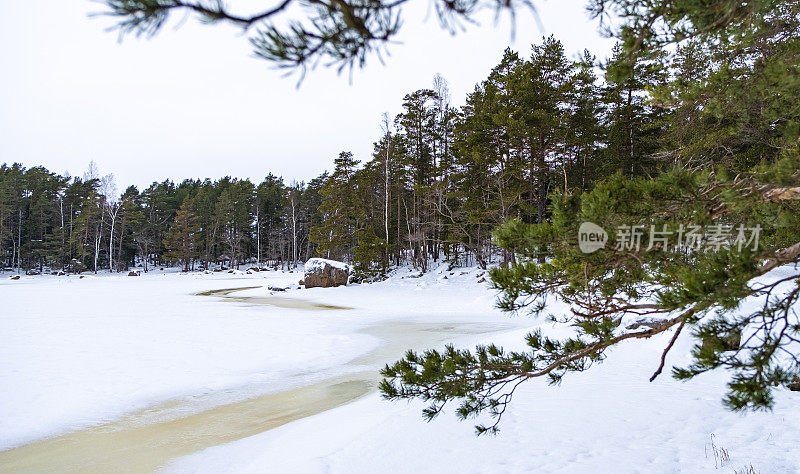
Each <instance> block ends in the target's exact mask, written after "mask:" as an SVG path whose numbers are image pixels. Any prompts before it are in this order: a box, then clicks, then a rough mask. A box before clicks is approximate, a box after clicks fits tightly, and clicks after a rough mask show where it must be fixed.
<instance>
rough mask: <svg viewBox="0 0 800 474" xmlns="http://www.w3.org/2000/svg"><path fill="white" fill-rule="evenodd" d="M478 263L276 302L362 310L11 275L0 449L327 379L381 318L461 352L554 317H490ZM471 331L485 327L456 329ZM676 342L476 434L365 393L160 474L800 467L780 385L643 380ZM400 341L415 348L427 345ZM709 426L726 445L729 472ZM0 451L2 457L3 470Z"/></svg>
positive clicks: (151, 277)
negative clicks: (738, 400) (745, 395)
mask: <svg viewBox="0 0 800 474" xmlns="http://www.w3.org/2000/svg"><path fill="white" fill-rule="evenodd" d="M481 273H482V272H481V271H480V270H478V269H455V270H452V271H448V270H446V269H445V268H444V267H441V268H439V269H438V270H436V271H434V272H431V273H430V274H427V275H424V276H422V277H420V278H412V276H416V275H413V274H411V272H409V271H407V270H404V271H402V272H399V274H398V275H396V276H395V277H393V278H391V279H389V280H387V281H385V282H381V283H376V284H370V285H355V286H350V287H347V288H333V289H324V288H314V289H309V290H290V291H288V292H285V293H283V292H282V293H276V295H275V296H286V297H297V298H303V299H307V300H312V301H316V302H320V303H325V304H330V305H337V306H345V307H352V308H354V309H351V310H336V311H326V310H304V309H292V308H285V307H273V306H263V305H253V304H247V303H244V302H241V301H239V300H236V299H230V300H226V299H224V298H220V297H216V296H197V295H196V293H199V292H204V291H208V290H215V289H226V288H237V287H247V286H256V287H258V288H254V289H250V290H246V291H241V292H237V293H235V294H236V295H237V296H251V297H263V296H267V295H268V292H267V290H266V289H265V288H266V287H268V286H286V285H289V284H292V283H296V282H297V280H299V279H300V277H301V274H300V273H282V272H280V271H278V272H260V273H255V274H252V275H245V274H228V273H214V274H199V273H198V274H188V275H187V274H177V273H170V274H160V273H156V274H148V275H143V276H141V277H127V276H120V275H113V276H109V275H100V276H98V277H88V278H84V279H78V278H77V277H75V276H70V277H55V276H37V277H22V279H20V280H17V281H11V280H7V279H6V277H0V391H1V392H2V397H0V450H2V449H5V448H10V447H13V446H18V445H21V444H24V443H28V442H31V441H34V440H37V439H41V438H43V437H47V436H53V435H57V434H60V433H64V432H67V431H70V430H75V429H79V428H82V427H85V426H90V425H96V424H99V423H103V422H106V421H110V420H114V419H117V418H119V417H120V416H122V415H123V414H126V413H130V412H133V411H136V410H139V409H142V408H145V407H148V406H152V405H155V404H157V403H160V402H164V401H167V400H174V399H180V398H181V397H190V396H195V395H198V394H208V395H215V394H216V395H219V397H218V398H217V399H215V403H224V402H225V401H226V400H225V397H230V400H229V401H232V400H234V399H241V398H246V397H249V396H255V395H259V394H263V393H269V392H275V391H280V390H286V389H289V388H293V387H298V386H302V385H303V384H307V383H310V382H313V381H316V380H320V379H322V378H326V377H334V376H337V375H340V374H342V373H345V372H346V371H348V370H353V367H351V366H349V365H348V363H350V362H352V361H353V360H355V359H358V358H359V357H363V356H365V355H366V354H368V353H371V352H372V353H375V351H376V350H378V353H379V354H381V353H380V352H379V350H380V348H381V347H384V346H387V345H390V344H388V341H386V340H382V339H381V336H380V332H379V331H378V332H375V331H365V329H367V328H370V327H372V328H380V327H383V326H382V325H384V326H386V325H389V323H392V322H395V323H396V322H398V321H399V322H403V323H408V324H417V323H419V324H422V323H437V324H438V323H441V324H444V325H449V326H445V327H452V337H450V338H449V339H451V340H454V341H455V342H456V343H457V345H459V346H464V347H467V346H470V345H472V344H474V343H478V342H486V341H488V340H492V341H495V342H500V343H502V344H503V345H505V346H507V347H520V344H521V342H522V338H523V335H524V334H525V333H526V332H527V331H528V330H529V329H530V328H531V327H533V326H535V325H538V324H549V323H544V322H540V321H534V320H532V319H529V318H526V317H523V316H520V317H515V318H509V317H508V316H507V315H504V314H502V313H500V312H499V311H497V310H496V309H493V302H494V298H495V295H494V292H493V291H492V290H490V289H489V288H488V284H487V283H486V282H485V281H481V280H483V279H484V276H483V275H481ZM470 324H472V325H481V326H480V327H481V330H480V331H469V330H465V331H461V330H459V328H463V327H467V326H468V325H470ZM470 332H474V333H476V334H473V335H469V333H470ZM478 333H480V334H478ZM387 334H388V333H387ZM669 337H670V335H668V334H667V335H662V337H661V338H660V339H658V338H656V339H654V340H653V341H651V342H652V343H641V342H640V341H631V342H628V343H625V344H623V345H622V346H621V347H620V348H618V349H615V350H614V351H612V352H611V353H610V355H609V358H608V360H607V361H606V362H605V363H604V364H602V365H599V366H597V367H594V368H592V369H591V370H589V371H588V372H586V373H583V374H573V375H568V376H567V377H565V379H564V381H563V383H562V384H561V385H560V386H558V387H550V386H547V385H546V384H545V383H544V381H532V382H529V383H526V384H523V385H522V386H520V388H519V389H518V392H517V394H516V395H515V398H514V401H513V403H512V404H511V405H510V406H509V409H508V411H507V412H506V414H505V415H504V418H503V422H502V425H501V432H500V433H499V434H498V435H497V436H489V437H475V436H474V434H473V429H472V423H471V422H470V421H466V422H459V421H457V420H456V419H455V417H454V416H453V415H452V413H447V414H443V415H442V416H440V417H439V418H437V419H436V420H434V421H433V422H431V423H425V422H424V421H423V420H422V417H421V415H420V411H421V409H422V405H421V404H419V403H389V402H386V401H383V400H382V399H381V398H380V396H379V395H378V394H377V393H374V392H372V393H370V394H368V395H366V396H364V397H361V398H359V399H357V400H355V401H353V402H352V403H349V404H346V405H344V406H340V407H338V408H334V409H331V410H328V411H325V412H323V413H319V414H316V415H313V416H310V417H307V418H303V419H300V420H297V421H293V422H291V423H288V424H285V425H283V426H280V427H278V428H275V429H272V430H269V431H265V432H263V433H260V434H257V435H255V436H250V437H247V438H244V439H240V440H237V441H233V442H230V443H227V444H223V445H219V446H214V447H211V448H208V449H205V450H202V451H199V452H197V453H194V454H191V455H188V456H185V457H181V458H178V459H174V460H173V461H172V462H170V463H169V464H168V465H167V466H165V470H167V471H174V472H215V473H216V472H304V473H307V472H432V471H433V472H570V473H572V472H679V471H680V472H715V469H716V468H717V467H718V468H719V469H718V470H717V471H716V472H734V469H739V470H740V472H742V471H741V469H742V468H744V467H745V466H750V465H751V464H752V466H753V467H754V468H755V469H756V472H762V473H766V472H800V451H798V450H797V449H796V446H797V443H798V440H800V424H798V422H797V420H798V419H800V416H799V415H800V403H799V402H800V394H798V393H792V392H788V391H785V390H783V391H779V392H777V394H776V395H777V396H776V409H775V410H774V411H773V412H769V413H755V414H753V413H749V414H744V415H742V414H735V413H731V412H728V411H726V410H725V409H724V408H723V407H722V405H721V403H720V399H721V396H722V393H723V391H724V384H725V382H726V380H727V379H726V375H727V374H724V373H720V374H707V375H704V376H701V377H698V378H696V379H695V380H693V381H690V382H688V383H681V382H677V381H675V380H672V379H671V378H670V377H669V376H668V374H664V375H662V376H661V377H660V378H659V379H657V380H656V381H655V382H654V383H648V382H647V379H648V378H649V376H650V375H651V374H652V372H653V370H654V369H655V367H656V366H657V365H658V361H659V358H660V355H661V350H662V349H663V346H664V345H665V344H666V341H667V339H668V338H669ZM443 343H444V340H436V342H435V344H434V345H438V346H441V345H442V344H443ZM399 344H400V345H401V346H404V345H409V346H415V347H416V348H418V349H421V348H423V347H424V346H426V345H430V344H431V340H427V341H422V340H421V339H420V340H419V341H417V342H413V341H411V340H408V341H406V340H402V341H399ZM690 346H691V341H690V340H689V338H687V337H681V338H680V339H679V341H678V343H677V345H676V347H675V348H674V349H673V351H672V352H671V355H670V357H669V358H668V361H667V362H668V367H669V365H676V364H677V365H681V364H682V363H684V362H685V361H686V360H687V356H688V352H689V348H690ZM398 355H399V354H398ZM385 357H389V359H390V360H387V362H390V361H391V360H394V359H393V358H392V357H395V358H396V356H393V355H385ZM665 372H666V371H665ZM712 435H713V443H714V446H715V447H716V448H717V451H718V452H719V450H720V449H721V448H724V449H725V451H726V452H727V453H728V454H729V455H730V458H731V459H730V460H729V461H727V462H725V463H724V466H722V465H721V464H722V462H721V461H720V460H715V456H714V449H712ZM2 459H3V458H2V452H0V471H2V470H3V469H2Z"/></svg>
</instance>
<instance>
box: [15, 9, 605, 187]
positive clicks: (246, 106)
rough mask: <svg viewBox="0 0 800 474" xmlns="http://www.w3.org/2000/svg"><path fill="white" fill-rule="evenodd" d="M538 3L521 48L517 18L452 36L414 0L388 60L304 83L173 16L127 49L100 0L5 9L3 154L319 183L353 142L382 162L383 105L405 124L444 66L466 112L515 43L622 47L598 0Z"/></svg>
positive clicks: (136, 173)
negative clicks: (416, 96)
mask: <svg viewBox="0 0 800 474" xmlns="http://www.w3.org/2000/svg"><path fill="white" fill-rule="evenodd" d="M247 4H249V5H247ZM229 5H230V6H231V7H232V8H233V9H234V11H235V10H236V9H237V7H242V8H248V7H249V8H253V7H254V6H261V5H270V2H268V1H260V2H259V1H256V0H244V1H239V2H237V1H236V0H231V1H230V2H229ZM537 5H538V8H539V15H540V17H541V19H542V23H543V26H544V31H542V30H540V29H539V27H538V26H537V24H536V22H535V21H534V20H533V16H532V15H530V14H529V13H527V12H524V13H523V14H521V15H519V16H518V19H517V29H516V36H515V38H514V39H513V41H512V38H511V30H510V28H509V23H508V21H502V22H500V23H499V24H494V22H493V21H492V17H491V16H487V19H486V20H485V21H483V22H482V24H481V25H480V26H470V27H469V28H468V30H467V31H466V32H462V33H459V34H457V35H456V36H451V35H450V34H449V33H447V32H446V31H443V30H442V29H440V28H439V25H438V23H437V20H436V19H435V18H434V17H430V18H427V19H426V17H427V11H428V2H427V0H412V1H411V2H410V5H409V6H408V7H407V8H406V9H405V10H404V29H403V32H402V33H401V35H400V37H399V40H400V43H399V44H395V45H392V46H391V47H390V53H391V56H390V57H389V58H388V59H387V61H386V63H385V64H381V63H380V62H379V61H378V60H377V59H375V60H373V61H372V62H370V63H369V64H368V65H367V67H366V69H362V70H356V71H354V73H353V75H352V77H351V76H350V75H348V74H347V73H345V74H342V75H337V73H336V71H335V70H331V69H325V68H321V67H320V68H317V69H316V70H314V71H311V72H309V73H308V74H307V76H306V79H305V80H304V81H303V83H302V84H301V85H300V87H299V88H298V87H297V77H284V76H283V72H281V71H277V70H276V69H274V67H272V66H271V65H270V64H269V63H267V62H265V61H263V60H259V59H255V58H254V57H253V56H252V54H251V50H250V48H249V44H248V42H247V39H246V37H244V36H242V34H241V33H240V32H239V30H237V29H234V28H232V27H227V26H208V25H201V24H198V23H197V22H196V21H191V20H189V21H185V22H180V23H181V25H180V26H179V25H178V23H179V22H178V21H173V23H172V24H170V25H169V26H168V27H167V28H165V29H164V30H162V31H161V33H159V35H158V36H157V37H155V38H153V39H137V38H135V37H127V38H125V40H124V41H122V42H121V43H120V42H118V41H117V34H116V33H114V32H109V31H107V27H108V26H109V24H110V23H109V19H102V18H100V19H98V18H89V17H88V14H89V13H90V12H97V11H102V8H103V7H102V5H101V4H98V3H95V2H92V1H90V0H36V1H29V2H8V3H7V4H6V5H4V6H3V12H2V15H0V163H3V162H5V163H13V162H21V163H23V164H24V165H26V166H35V165H43V166H46V167H47V168H48V169H50V170H52V171H55V172H58V173H65V172H69V173H71V174H72V175H82V174H83V173H84V172H85V170H86V169H87V167H88V163H89V161H91V160H94V161H95V162H96V163H97V165H98V167H99V170H100V172H101V173H102V174H106V173H114V174H115V175H116V181H117V184H118V186H119V187H120V188H123V187H124V186H126V185H128V184H135V185H137V186H139V187H140V189H141V188H143V187H146V186H147V185H148V184H149V183H151V182H152V181H154V180H159V181H160V180H163V179H165V178H171V179H173V180H176V181H180V180H182V179H184V178H204V177H210V178H214V179H216V178H219V177H222V176H226V175H230V176H234V177H240V178H251V179H253V180H256V181H260V180H261V179H262V178H263V177H264V176H265V175H266V174H267V173H268V172H272V173H273V174H277V175H281V176H283V177H284V178H285V179H286V180H287V182H288V181H291V180H295V179H296V180H298V181H299V180H306V181H307V180H308V179H310V178H313V177H314V176H317V175H319V174H320V173H321V172H323V171H324V170H325V169H329V168H330V166H331V163H332V161H333V159H334V158H335V157H336V155H337V154H338V153H339V152H340V151H342V150H350V151H352V152H353V153H354V154H355V155H356V157H357V158H358V159H360V160H366V159H369V154H370V152H371V150H372V143H373V142H374V141H375V140H376V139H377V138H378V137H379V136H380V133H381V132H380V119H381V115H382V113H383V112H389V113H390V115H391V116H392V117H393V116H394V115H395V114H397V113H398V112H399V111H400V106H401V103H402V98H403V95H405V94H406V93H408V92H411V91H414V90H416V89H420V88H425V87H431V82H432V79H433V75H434V74H436V73H439V74H441V75H442V76H444V77H445V79H447V81H448V82H449V84H450V90H451V93H452V99H453V103H454V104H455V105H461V104H463V102H464V98H465V95H466V94H467V93H468V92H469V91H470V90H472V88H473V86H474V84H475V83H476V82H479V81H481V80H483V79H484V78H485V77H486V75H487V74H488V72H489V70H490V69H491V68H492V67H493V66H494V65H496V64H497V62H498V61H499V59H500V57H501V55H502V52H503V49H504V48H506V47H507V46H511V47H512V48H514V49H516V50H518V51H521V52H522V53H523V55H525V56H527V55H528V54H529V52H530V45H531V44H532V43H537V42H540V41H541V37H542V35H543V34H554V35H556V37H557V38H559V39H561V40H562V41H563V42H564V44H565V47H566V51H567V54H568V55H569V56H570V57H575V56H576V55H577V54H578V53H579V51H581V50H582V49H583V48H588V49H589V50H591V51H592V52H593V53H594V54H596V55H597V56H598V58H600V59H602V58H605V57H606V56H607V55H608V53H609V51H610V49H611V46H612V44H613V43H612V41H611V40H608V39H605V38H602V37H601V35H600V34H599V33H598V24H597V22H596V21H593V20H590V19H589V18H588V16H587V14H586V13H585V5H586V0H549V1H544V2H543V1H539V2H537Z"/></svg>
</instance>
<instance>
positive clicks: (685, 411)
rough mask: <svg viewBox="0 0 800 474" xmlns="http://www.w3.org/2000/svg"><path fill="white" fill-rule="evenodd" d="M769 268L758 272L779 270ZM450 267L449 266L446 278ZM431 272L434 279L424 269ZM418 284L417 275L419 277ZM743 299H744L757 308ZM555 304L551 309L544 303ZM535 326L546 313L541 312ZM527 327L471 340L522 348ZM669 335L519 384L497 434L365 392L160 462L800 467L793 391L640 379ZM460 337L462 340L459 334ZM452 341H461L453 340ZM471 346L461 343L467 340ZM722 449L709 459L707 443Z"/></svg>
mask: <svg viewBox="0 0 800 474" xmlns="http://www.w3.org/2000/svg"><path fill="white" fill-rule="evenodd" d="M784 274H786V269H785V268H784V269H777V270H776V271H774V272H773V273H772V274H771V275H769V276H767V277H765V278H764V280H770V279H774V278H778V277H780V276H785V275H784ZM451 278H452V277H451ZM427 283H430V280H427ZM420 286H424V285H423V284H420ZM757 304H759V302H758V301H749V302H748V303H747V304H745V306H744V308H743V310H749V309H753V308H755V307H756V305H757ZM551 310H552V311H553V312H555V311H557V310H558V308H552V309H551ZM536 325H537V326H547V328H548V329H549V330H550V333H552V331H553V330H555V329H556V328H554V327H553V326H552V324H551V323H546V322H543V321H537V322H536ZM526 332H527V330H526V329H522V330H517V331H512V332H507V333H505V334H502V335H499V336H493V337H490V338H486V337H478V338H475V339H474V340H473V341H470V342H473V343H480V342H488V341H489V340H491V341H494V342H497V343H499V344H501V345H503V346H505V347H507V348H521V344H522V339H523V336H524V334H525V333H526ZM687 333H688V331H687V332H686V333H684V334H683V335H682V336H681V337H680V338H679V339H678V341H677V343H676V345H675V347H674V348H673V350H672V352H671V353H670V355H669V356H668V359H667V367H670V366H672V365H686V364H687V363H688V362H689V357H690V356H689V351H690V350H691V347H692V345H693V341H692V340H691V338H690V337H688V334H687ZM670 337H671V335H670V334H662V335H659V336H657V337H655V338H653V339H652V340H651V341H650V343H646V344H642V343H641V342H639V341H628V342H625V343H623V344H622V345H621V346H620V347H619V348H617V349H615V350H613V351H612V353H611V354H610V355H609V358H608V359H607V361H606V362H604V363H603V364H600V365H598V366H595V367H593V368H591V370H589V371H587V372H585V373H582V374H571V375H568V376H567V377H565V379H564V380H563V382H562V384H561V385H559V386H555V387H553V386H548V385H546V384H545V383H544V381H541V380H540V381H532V382H529V383H526V384H523V385H521V386H520V388H519V389H518V392H517V393H516V394H515V397H514V401H513V403H512V404H511V405H510V406H509V408H508V411H507V412H506V414H505V415H504V418H503V421H502V424H501V431H500V433H499V434H498V435H497V436H488V437H487V436H482V437H476V436H475V435H474V432H473V430H472V426H473V424H474V420H467V421H459V420H457V419H456V417H455V416H454V415H453V414H452V413H446V414H443V415H440V416H439V417H438V418H436V419H435V420H434V421H432V422H430V423H425V422H424V421H423V420H422V417H421V414H420V412H421V410H422V408H423V407H424V405H423V404H422V403H419V402H412V403H390V402H386V401H384V400H382V399H381V398H380V396H379V395H378V394H371V395H369V396H366V397H364V398H362V399H360V400H358V401H356V402H354V403H351V404H349V405H346V406H342V407H339V408H336V409H333V410H329V411H327V412H324V413H321V414H318V415H315V416H312V417H309V418H306V419H303V420H299V421H296V422H294V423H291V424H288V425H285V426H281V427H279V428H277V429H274V430H270V431H266V432H264V433H261V434H258V435H255V436H251V437H249V438H245V439H242V440H239V441H235V442H232V443H228V444H225V445H221V446H216V447H212V448H208V449H206V450H203V451H201V452H198V453H195V454H193V455H189V456H186V457H183V458H179V459H177V460H175V461H174V462H172V463H170V464H169V465H168V466H166V469H165V470H166V471H167V472H202V473H205V472H237V473H249V472H253V473H256V472H264V471H267V470H269V471H274V472H298V473H299V472H302V473H316V472H320V473H322V472H325V473H339V472H342V473H345V472H348V473H349V472H430V471H437V472H459V473H471V472H475V473H478V472H569V473H596V472H648V473H673V472H688V473H693V472H697V473H703V472H716V471H719V472H734V471H735V470H738V471H739V472H744V469H745V468H748V467H749V466H753V467H754V468H755V470H756V472H798V471H800V451H798V450H797V449H796V447H797V442H798V439H800V425H798V424H797V422H796V420H797V419H798V414H800V408H799V407H798V402H800V394H798V393H794V392H789V391H788V390H785V389H781V390H777V391H776V407H775V410H774V411H772V412H758V413H746V414H740V413H732V412H730V411H728V410H726V409H725V408H724V407H723V406H722V404H721V401H720V400H721V397H722V394H723V392H724V390H725V383H726V382H727V380H728V379H727V377H728V374H726V373H709V374H704V375H702V376H698V377H697V378H695V379H694V380H692V381H689V382H679V381H676V380H674V379H672V378H670V377H669V375H668V374H666V375H662V376H661V377H659V378H658V379H657V380H656V381H655V382H653V383H649V382H648V379H649V377H650V375H651V374H652V373H653V371H654V369H655V367H656V366H657V365H658V361H659V358H660V356H661V351H662V349H663V347H664V346H665V345H666V344H667V342H668V340H669V338H670ZM465 342H466V341H461V344H463V343H465ZM461 344H459V345H461ZM467 345H468V344H467ZM715 448H716V449H717V450H719V449H720V448H723V449H725V451H726V452H727V453H728V454H729V456H730V459H729V460H726V461H722V460H720V459H715V456H714V449H715Z"/></svg>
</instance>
